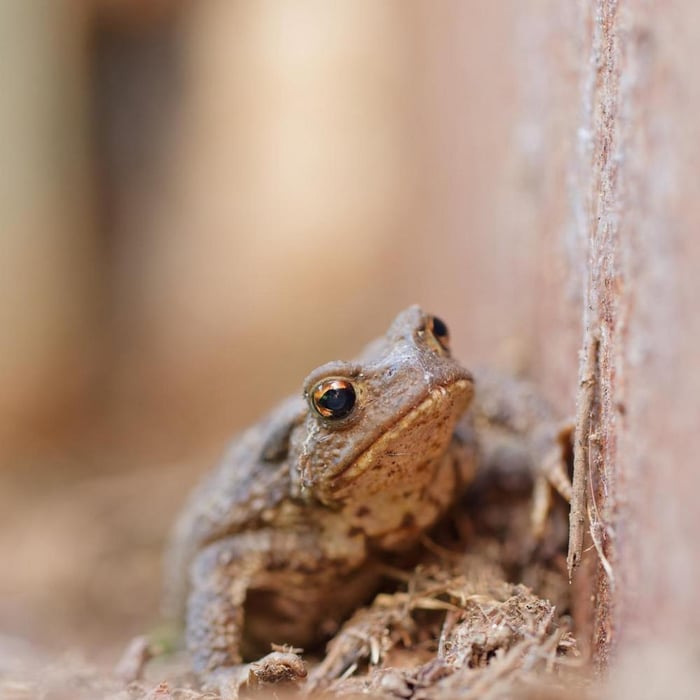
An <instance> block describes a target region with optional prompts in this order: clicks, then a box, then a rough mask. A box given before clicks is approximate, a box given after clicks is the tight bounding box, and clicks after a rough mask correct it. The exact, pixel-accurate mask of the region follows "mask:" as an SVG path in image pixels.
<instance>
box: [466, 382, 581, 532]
mask: <svg viewBox="0 0 700 700" xmlns="http://www.w3.org/2000/svg"><path fill="white" fill-rule="evenodd" d="M571 431H572V426H571V424H570V423H569V422H567V421H562V420H560V419H559V418H557V416H556V414H555V412H554V410H553V408H552V407H551V405H550V404H549V403H548V402H547V401H545V400H544V399H543V398H542V396H541V394H540V393H539V392H538V391H537V389H536V388H535V387H534V386H533V385H532V384H530V383H529V382H527V381H525V380H521V379H515V378H513V377H508V376H505V375H502V374H499V373H497V372H493V371H480V372H477V373H476V392H475V400H474V403H473V405H472V407H471V409H470V411H469V414H468V415H467V416H466V417H465V419H464V420H463V421H462V422H461V423H460V424H459V425H458V427H457V431H456V435H457V437H458V438H459V437H461V438H462V440H463V441H465V442H467V443H473V444H475V445H476V447H477V451H478V453H479V462H480V467H479V469H480V471H482V474H485V473H486V472H488V471H490V470H494V469H495V470H497V471H500V472H503V473H504V474H505V476H506V478H509V477H512V478H516V479H518V478H519V477H521V476H522V475H526V476H527V477H529V478H531V479H532V480H533V498H532V530H533V534H534V535H535V537H537V538H539V537H541V536H542V534H543V531H544V527H545V524H546V520H547V515H548V513H549V510H550V506H551V496H552V489H554V490H556V491H557V492H558V493H559V494H560V495H561V496H562V497H563V498H564V499H565V500H567V501H570V500H571V481H570V479H569V475H568V470H567V465H566V452H567V449H566V444H567V442H568V441H570V437H571ZM509 472H510V473H509Z"/></svg>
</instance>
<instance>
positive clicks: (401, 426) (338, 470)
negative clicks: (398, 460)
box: [329, 379, 473, 482]
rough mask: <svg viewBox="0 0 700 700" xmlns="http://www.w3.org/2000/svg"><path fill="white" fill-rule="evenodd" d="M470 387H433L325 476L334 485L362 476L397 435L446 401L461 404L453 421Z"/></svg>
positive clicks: (465, 383) (469, 384)
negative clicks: (356, 453)
mask: <svg viewBox="0 0 700 700" xmlns="http://www.w3.org/2000/svg"><path fill="white" fill-rule="evenodd" d="M472 386H473V382H472V381H471V380H468V379H458V380H457V381H456V382H453V383H452V384H449V385H447V386H442V385H441V386H436V387H435V388H434V389H432V390H431V391H430V393H429V394H428V396H427V397H426V398H425V399H423V401H421V402H420V403H419V404H418V405H417V406H414V407H413V408H411V409H409V410H408V411H407V412H406V413H404V414H403V415H402V416H400V417H399V418H398V419H397V420H396V421H395V422H394V423H393V424H392V425H391V426H390V427H389V428H388V429H385V431H384V434H383V435H381V436H380V437H378V438H377V439H376V440H374V441H372V443H371V444H370V445H369V447H367V448H366V449H365V450H363V451H362V452H361V453H360V454H359V455H358V456H357V457H356V458H355V459H353V460H351V461H349V462H347V463H343V464H339V465H336V467H335V468H334V469H333V470H332V471H331V472H330V474H329V475H330V477H331V479H333V481H334V482H335V481H336V480H339V479H340V480H342V481H346V480H353V479H355V478H356V477H358V476H359V475H360V474H363V473H364V472H366V471H367V470H368V469H370V468H371V467H372V466H373V465H374V464H375V463H376V462H377V461H378V459H379V457H380V456H381V455H383V454H386V453H387V452H388V445H389V443H390V442H391V441H392V440H393V439H394V436H395V435H396V434H397V433H399V434H401V433H406V432H409V431H410V429H411V427H412V426H413V425H415V424H416V423H417V422H418V421H420V420H422V419H424V418H425V417H426V416H432V415H436V414H438V413H440V412H441V411H442V409H443V405H444V404H446V403H447V402H450V401H453V402H455V403H456V404H460V403H461V404H462V406H458V410H457V411H455V412H454V417H455V419H456V418H457V417H458V416H459V413H460V412H461V411H463V410H464V409H465V408H466V406H467V404H468V402H469V399H470V398H471V395H472Z"/></svg>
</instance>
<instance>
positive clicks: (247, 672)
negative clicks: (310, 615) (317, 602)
mask: <svg viewBox="0 0 700 700" xmlns="http://www.w3.org/2000/svg"><path fill="white" fill-rule="evenodd" d="M271 544H272V543H271V542H270V534H269V533H265V532H252V533H243V534H240V535H235V536H231V537H227V538H224V539H222V540H219V541H217V542H214V543H212V544H210V545H209V546H207V547H206V548H205V549H203V550H202V551H201V552H200V553H199V554H198V556H197V557H196V558H195V560H194V562H193V564H192V569H191V586H192V589H191V593H190V596H189V598H188V601H187V629H186V640H187V648H188V650H189V652H190V654H191V655H192V664H193V668H194V670H195V672H196V673H197V674H198V675H199V676H200V678H201V679H202V680H203V681H204V684H205V686H208V687H212V688H213V689H215V690H218V691H219V692H220V693H221V695H222V697H224V698H227V699H233V698H236V697H237V696H238V693H239V690H240V688H241V687H242V686H243V685H246V684H256V683H259V684H264V683H279V682H283V681H296V680H300V679H302V678H304V677H305V676H306V669H305V667H304V664H303V662H302V660H301V658H300V657H299V656H297V655H296V654H294V653H291V652H290V653H286V652H278V651H276V652H272V653H270V654H268V655H267V656H264V657H263V658H262V659H260V660H258V661H257V662H255V663H249V664H244V663H243V662H242V656H241V645H242V642H243V629H244V616H245V603H246V598H247V596H248V591H249V590H250V588H251V586H252V585H253V583H254V581H255V580H256V578H257V577H258V576H259V575H260V574H261V573H262V572H264V571H266V570H267V569H268V568H269V564H270V559H271V553H270V552H271V549H270V546H271Z"/></svg>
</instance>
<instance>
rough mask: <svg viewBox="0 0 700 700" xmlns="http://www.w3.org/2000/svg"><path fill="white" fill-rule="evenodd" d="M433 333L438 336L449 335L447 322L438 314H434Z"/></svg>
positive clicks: (444, 336) (445, 336)
mask: <svg viewBox="0 0 700 700" xmlns="http://www.w3.org/2000/svg"><path fill="white" fill-rule="evenodd" d="M433 334H434V335H435V337H436V338H447V336H448V335H449V331H448V330H447V326H446V325H445V322H444V321H443V320H442V319H440V318H438V317H437V316H433Z"/></svg>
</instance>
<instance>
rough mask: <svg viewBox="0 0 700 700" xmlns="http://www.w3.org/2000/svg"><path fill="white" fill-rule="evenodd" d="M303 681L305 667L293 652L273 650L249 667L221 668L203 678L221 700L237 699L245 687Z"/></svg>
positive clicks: (246, 665)
mask: <svg viewBox="0 0 700 700" xmlns="http://www.w3.org/2000/svg"><path fill="white" fill-rule="evenodd" d="M305 678H306V666H305V665H304V662H303V661H302V659H301V657H300V656H298V655H297V654H294V653H292V652H284V651H273V652H270V653H269V654H267V655H266V656H263V657H262V658H261V659H258V661H254V662H252V663H249V664H238V665H236V666H228V667H222V668H219V669H217V670H216V671H213V672H211V673H209V674H207V676H206V682H205V684H204V688H205V689H206V690H215V691H218V693H219V694H220V695H221V697H222V699H223V700H238V697H239V696H240V693H241V690H243V689H244V688H259V687H262V686H268V685H273V684H274V685H279V684H284V683H296V682H298V681H302V680H304V679H305Z"/></svg>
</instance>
